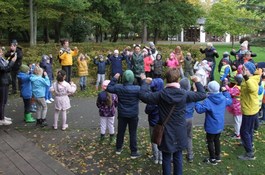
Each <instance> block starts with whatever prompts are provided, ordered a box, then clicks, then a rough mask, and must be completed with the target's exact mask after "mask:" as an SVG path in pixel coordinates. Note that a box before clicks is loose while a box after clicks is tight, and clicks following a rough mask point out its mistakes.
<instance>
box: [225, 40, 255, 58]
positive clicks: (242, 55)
mask: <svg viewBox="0 0 265 175" xmlns="http://www.w3.org/2000/svg"><path fill="white" fill-rule="evenodd" d="M247 51H250V52H251V57H256V56H257V54H256V53H252V51H251V50H250V49H249V47H248V46H246V44H245V43H242V44H241V45H240V49H239V50H238V51H235V49H233V50H232V51H231V52H230V54H231V55H233V56H236V54H237V53H240V54H241V58H240V59H242V58H243V57H244V56H245V53H246V52H247Z"/></svg>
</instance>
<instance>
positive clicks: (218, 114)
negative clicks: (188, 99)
mask: <svg viewBox="0 0 265 175" xmlns="http://www.w3.org/2000/svg"><path fill="white" fill-rule="evenodd" d="M219 89H220V85H219V83H217V82H216V81H211V82H210V83H209V84H208V93H207V96H208V98H207V99H206V100H204V101H203V103H201V102H197V103H196V105H195V109H196V111H197V113H199V114H202V113H205V122H204V129H205V131H206V142H207V146H208V150H209V154H210V157H209V158H205V159H204V160H203V162H206V163H211V164H213V165H217V162H221V159H220V152H221V145H220V139H219V138H220V135H221V132H222V131H223V129H224V116H225V108H226V107H227V106H230V105H231V104H232V102H233V101H232V98H231V96H230V94H229V93H228V92H227V91H226V89H225V88H224V87H223V88H222V91H223V92H219ZM214 147H215V148H214Z"/></svg>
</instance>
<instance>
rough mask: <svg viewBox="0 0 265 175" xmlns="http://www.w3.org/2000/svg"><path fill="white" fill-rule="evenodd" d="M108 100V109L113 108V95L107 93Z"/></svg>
mask: <svg viewBox="0 0 265 175" xmlns="http://www.w3.org/2000/svg"><path fill="white" fill-rule="evenodd" d="M106 95H107V99H106V104H107V106H108V107H111V106H112V95H111V93H109V92H107V91H106Z"/></svg>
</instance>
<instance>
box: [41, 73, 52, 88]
mask: <svg viewBox="0 0 265 175" xmlns="http://www.w3.org/2000/svg"><path fill="white" fill-rule="evenodd" d="M43 75H44V76H45V79H42V84H43V85H45V86H50V85H51V84H50V83H51V82H50V79H49V77H48V75H47V72H44V73H43Z"/></svg>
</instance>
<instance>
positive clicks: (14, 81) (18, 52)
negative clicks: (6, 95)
mask: <svg viewBox="0 0 265 175" xmlns="http://www.w3.org/2000/svg"><path fill="white" fill-rule="evenodd" d="M15 55H17V59H16V62H15V64H14V66H13V67H12V69H11V78H12V93H11V94H16V93H17V74H18V73H19V71H20V66H21V65H22V58H23V54H22V49H21V48H19V47H17V43H11V44H10V49H9V50H8V51H7V53H6V54H5V57H6V58H7V59H9V60H11V59H12V58H13V57H14V56H15Z"/></svg>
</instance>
